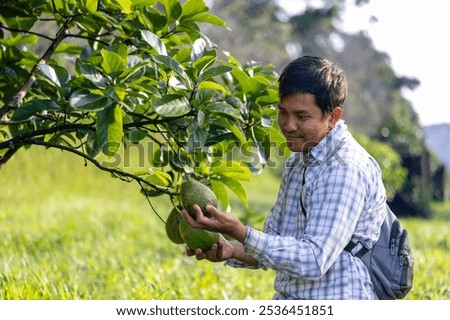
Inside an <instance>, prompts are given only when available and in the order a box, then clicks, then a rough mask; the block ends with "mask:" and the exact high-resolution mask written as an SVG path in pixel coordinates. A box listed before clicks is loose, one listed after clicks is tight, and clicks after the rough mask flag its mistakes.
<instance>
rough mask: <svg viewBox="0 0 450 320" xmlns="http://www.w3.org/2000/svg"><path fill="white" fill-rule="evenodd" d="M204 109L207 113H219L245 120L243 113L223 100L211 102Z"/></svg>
mask: <svg viewBox="0 0 450 320" xmlns="http://www.w3.org/2000/svg"><path fill="white" fill-rule="evenodd" d="M202 110H203V111H204V112H205V113H217V114H220V115H222V116H225V117H232V118H234V119H236V120H240V121H243V119H242V116H241V114H240V113H239V112H238V111H236V109H235V108H233V106H231V105H230V104H228V103H226V102H223V101H220V102H213V103H209V104H208V105H206V106H205V108H203V109H202Z"/></svg>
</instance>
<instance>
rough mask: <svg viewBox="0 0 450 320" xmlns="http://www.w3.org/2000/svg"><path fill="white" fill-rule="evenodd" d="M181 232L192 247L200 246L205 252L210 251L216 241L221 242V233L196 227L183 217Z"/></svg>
mask: <svg viewBox="0 0 450 320" xmlns="http://www.w3.org/2000/svg"><path fill="white" fill-rule="evenodd" d="M179 226H180V234H181V237H182V238H183V240H184V242H185V243H186V244H187V246H188V247H189V248H191V249H194V250H195V249H197V248H200V249H202V251H204V252H208V251H209V249H211V246H212V245H213V244H214V243H218V242H219V233H217V232H211V231H208V230H202V229H196V228H193V227H191V226H190V224H189V223H188V222H187V221H186V220H184V219H182V220H181V221H180V224H179Z"/></svg>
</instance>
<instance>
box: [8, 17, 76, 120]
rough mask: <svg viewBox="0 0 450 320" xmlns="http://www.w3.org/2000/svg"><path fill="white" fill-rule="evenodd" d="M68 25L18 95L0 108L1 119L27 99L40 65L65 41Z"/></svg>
mask: <svg viewBox="0 0 450 320" xmlns="http://www.w3.org/2000/svg"><path fill="white" fill-rule="evenodd" d="M67 23H68V22H66V23H64V24H63V25H62V26H61V28H60V29H59V31H58V33H57V34H56V37H55V39H53V41H52V43H51V44H50V46H49V47H48V49H47V51H45V53H44V54H43V55H42V57H41V58H40V59H39V60H38V62H37V63H36V64H35V65H34V66H33V68H32V69H31V71H30V74H29V75H28V78H27V79H26V80H25V82H24V83H23V84H22V86H21V87H20V89H19V90H18V91H17V92H16V94H15V95H14V96H13V97H12V98H11V99H10V100H9V101H8V102H7V103H6V104H5V105H4V106H3V107H2V108H0V119H1V120H5V119H4V118H5V116H6V115H7V114H8V112H10V111H11V110H14V109H17V107H18V106H19V104H20V102H21V101H22V99H23V98H24V97H25V95H26V94H27V92H28V91H29V90H30V88H31V86H32V85H33V83H34V82H35V81H36V77H35V75H34V73H35V72H36V71H37V70H39V64H43V63H45V62H46V61H47V60H48V59H50V57H51V56H52V55H53V53H54V52H55V50H56V48H57V47H58V46H59V44H60V43H61V42H62V41H63V40H64V38H65V37H66V35H67V30H68V29H67Z"/></svg>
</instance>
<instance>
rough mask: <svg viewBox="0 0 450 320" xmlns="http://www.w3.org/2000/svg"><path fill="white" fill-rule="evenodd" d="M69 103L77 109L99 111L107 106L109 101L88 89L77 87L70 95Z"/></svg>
mask: <svg viewBox="0 0 450 320" xmlns="http://www.w3.org/2000/svg"><path fill="white" fill-rule="evenodd" d="M69 103H70V105H71V106H72V107H73V108H74V109H77V110H84V111H100V110H102V109H104V108H105V107H107V106H108V104H109V103H110V101H109V99H108V98H106V97H104V96H101V95H98V94H93V93H91V92H90V91H89V90H86V89H78V90H75V91H74V92H73V93H72V95H71V96H70V99H69Z"/></svg>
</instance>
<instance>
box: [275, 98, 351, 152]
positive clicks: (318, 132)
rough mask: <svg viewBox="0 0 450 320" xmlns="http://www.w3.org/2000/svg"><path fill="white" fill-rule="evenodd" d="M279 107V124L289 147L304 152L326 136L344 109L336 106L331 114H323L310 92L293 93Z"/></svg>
mask: <svg viewBox="0 0 450 320" xmlns="http://www.w3.org/2000/svg"><path fill="white" fill-rule="evenodd" d="M278 109H279V112H278V124H279V126H280V129H281V131H282V133H283V135H284V136H285V138H286V141H287V142H288V147H289V149H290V150H291V151H294V152H303V153H307V152H308V151H309V149H311V148H312V147H314V146H315V145H317V144H318V143H319V142H320V141H321V140H322V139H323V138H324V137H325V135H326V133H327V132H328V131H330V130H331V129H332V128H333V127H334V126H335V125H336V123H337V121H338V120H339V118H340V116H341V113H342V109H341V108H340V107H336V108H334V109H333V111H332V112H331V113H330V114H323V113H322V110H321V109H320V108H319V106H318V105H317V104H316V102H315V99H314V96H313V95H312V94H309V93H293V94H291V95H288V96H286V97H284V98H283V99H282V100H281V102H280V104H279V106H278Z"/></svg>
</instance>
